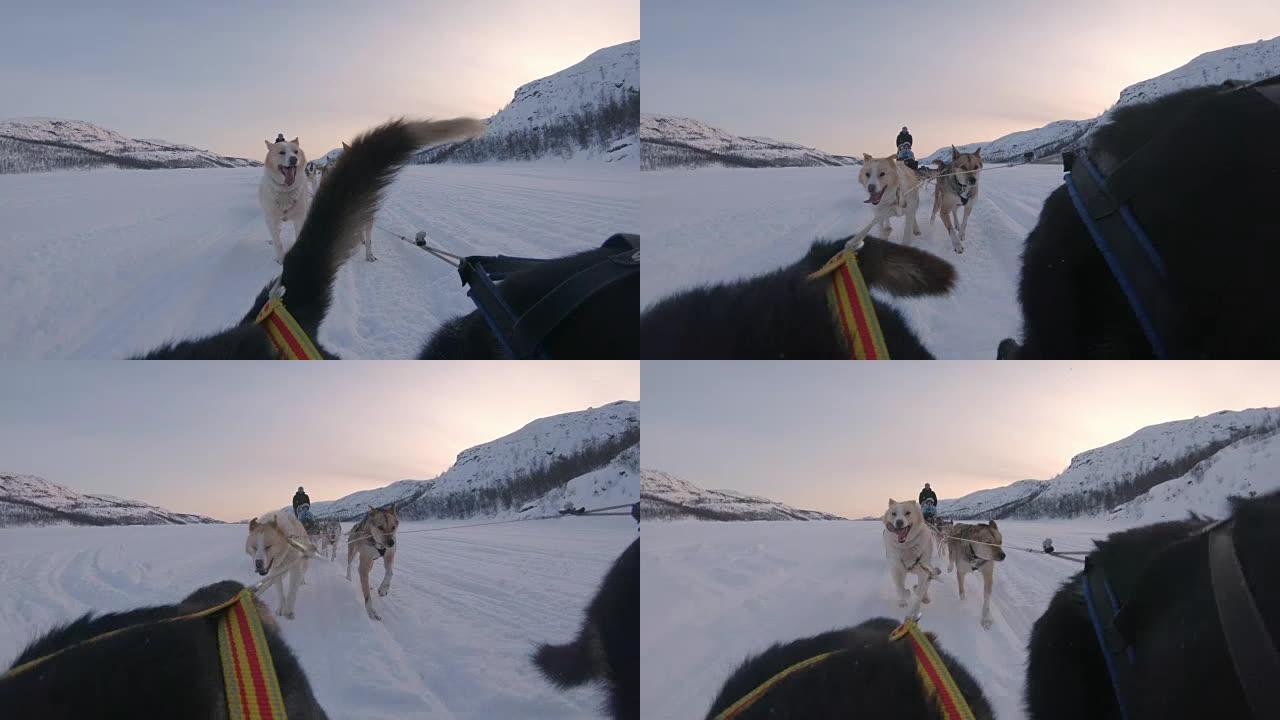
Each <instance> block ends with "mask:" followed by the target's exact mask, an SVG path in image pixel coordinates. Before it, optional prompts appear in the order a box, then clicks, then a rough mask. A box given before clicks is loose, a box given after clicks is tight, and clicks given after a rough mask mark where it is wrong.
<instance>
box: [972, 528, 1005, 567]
mask: <svg viewBox="0 0 1280 720" xmlns="http://www.w3.org/2000/svg"><path fill="white" fill-rule="evenodd" d="M965 539H966V540H977V541H978V542H973V543H969V547H970V548H972V549H973V554H974V555H977V556H978V559H979V560H995V561H997V562H999V561H1000V560H1004V557H1005V555H1004V548H1002V547H1000V545H1001V544H1003V543H1004V537H1003V536H1002V535H1001V534H1000V528H998V527H996V521H995V520H990V521H988V522H985V523H981V524H978V525H974V526H972V527H971V528H969V529H968V530H967V531H966V532H965ZM978 543H990V544H988V545H979V544H978ZM992 545H994V546H995V547H992Z"/></svg>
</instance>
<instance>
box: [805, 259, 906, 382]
mask: <svg viewBox="0 0 1280 720" xmlns="http://www.w3.org/2000/svg"><path fill="white" fill-rule="evenodd" d="M860 247H861V245H859V248H860ZM828 275H829V276H831V284H830V285H829V286H828V287H827V306H828V308H829V309H830V311H831V315H832V319H833V320H834V321H835V325H836V330H837V334H838V335H839V336H840V340H841V342H842V344H843V345H844V347H845V349H846V350H847V351H848V352H849V354H850V359H852V360H888V359H889V348H888V346H887V345H886V344H885V341H884V333H883V331H881V329H880V320H879V319H878V318H877V317H876V309H875V305H873V304H872V301H871V293H870V291H868V290H867V283H866V280H864V279H863V277H862V270H861V269H860V268H859V267H858V256H857V253H856V251H855V250H850V249H848V248H845V249H844V250H841V251H840V252H839V253H838V254H836V255H835V256H834V257H832V258H831V259H830V260H828V261H827V263H826V264H825V265H823V266H822V268H821V269H819V270H818V271H817V272H815V273H813V274H812V275H810V276H809V278H808V279H810V280H818V279H820V278H823V277H826V276H828Z"/></svg>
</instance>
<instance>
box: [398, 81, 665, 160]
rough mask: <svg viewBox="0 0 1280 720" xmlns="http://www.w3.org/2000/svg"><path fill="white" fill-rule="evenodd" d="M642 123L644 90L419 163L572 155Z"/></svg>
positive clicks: (441, 150)
mask: <svg viewBox="0 0 1280 720" xmlns="http://www.w3.org/2000/svg"><path fill="white" fill-rule="evenodd" d="M639 129H640V93H639V92H638V91H637V92H626V93H624V94H620V95H614V96H612V97H609V96H607V95H605V94H603V93H602V94H601V96H600V100H599V102H598V103H597V104H596V105H595V106H593V107H588V108H583V109H582V110H579V111H578V112H575V113H573V114H572V115H569V116H567V117H564V118H562V119H560V120H558V121H556V122H553V123H549V124H546V125H541V126H539V127H534V128H525V129H521V130H513V131H511V132H507V133H503V134H498V135H485V136H484V137H479V138H474V139H471V140H465V141H463V142H460V143H451V144H448V145H441V146H438V147H434V148H428V149H427V150H424V151H422V152H421V153H419V154H418V157H417V162H418V163H419V164H434V163H444V162H458V163H478V162H487V161H490V160H536V159H538V158H541V157H545V156H548V155H550V156H554V157H562V158H569V157H572V156H573V154H574V153H575V152H577V151H579V150H600V151H602V152H603V151H608V150H610V149H612V148H613V146H614V144H615V143H617V142H618V141H619V140H620V139H621V138H624V137H626V136H627V135H633V134H635V133H637V132H638V131H639Z"/></svg>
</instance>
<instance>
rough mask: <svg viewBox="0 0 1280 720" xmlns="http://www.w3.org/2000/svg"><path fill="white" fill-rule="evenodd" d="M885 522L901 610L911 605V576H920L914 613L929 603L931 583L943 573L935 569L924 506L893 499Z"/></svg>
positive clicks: (890, 570)
mask: <svg viewBox="0 0 1280 720" xmlns="http://www.w3.org/2000/svg"><path fill="white" fill-rule="evenodd" d="M881 520H882V521H883V522H884V532H883V533H881V537H882V538H883V539H884V551H885V555H886V557H887V558H888V560H889V574H890V575H891V576H892V577H893V587H894V590H896V591H897V593H898V607H906V606H907V597H908V592H907V587H906V579H907V575H911V574H914V575H915V576H916V600H915V602H914V603H912V608H911V613H913V614H914V613H915V612H917V611H918V610H919V609H920V604H921V603H928V602H929V580H931V579H933V578H935V577H937V576H938V575H939V574H941V571H940V570H938V569H937V568H936V567H934V566H933V533H931V532H930V531H929V528H928V527H927V526H926V525H925V522H924V514H923V513H922V512H921V511H920V503H918V502H916V501H915V500H908V501H906V502H898V501H896V500H894V499H892V498H890V499H889V508H888V509H887V510H885V511H884V516H883V517H882V518H881Z"/></svg>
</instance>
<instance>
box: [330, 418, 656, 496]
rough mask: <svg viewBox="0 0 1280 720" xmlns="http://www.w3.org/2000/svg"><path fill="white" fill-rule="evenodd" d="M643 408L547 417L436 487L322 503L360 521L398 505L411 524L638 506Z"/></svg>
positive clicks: (425, 484)
mask: <svg viewBox="0 0 1280 720" xmlns="http://www.w3.org/2000/svg"><path fill="white" fill-rule="evenodd" d="M639 433H640V403H638V402H632V401H619V402H615V403H610V404H609V405H605V406H603V407H599V408H591V409H588V410H581V411H578V412H571V413H565V414H563V415H555V416H552V417H547V418H541V419H539V420H534V421H533V422H531V423H529V424H528V425H525V426H524V427H523V428H520V429H519V430H517V431H515V432H513V433H511V434H510V435H507V436H505V437H501V438H499V439H497V440H493V441H491V442H487V443H484V444H483V445H477V446H476V447H473V448H471V449H469V450H464V451H462V452H461V453H458V458H457V460H456V461H455V462H454V463H453V465H452V466H450V467H449V469H448V470H446V471H445V472H444V473H442V474H441V475H440V476H439V477H437V478H435V479H433V480H401V481H399V482H395V483H392V484H391V485H388V486H386V487H383V488H378V489H375V490H365V491H361V492H357V493H353V494H351V495H348V496H346V497H343V498H340V499H338V500H334V501H315V502H313V503H312V508H313V510H314V511H315V512H316V513H317V514H318V515H322V516H328V517H336V518H339V519H342V520H353V519H356V518H358V517H360V516H362V515H363V514H364V512H365V511H366V510H367V509H368V506H369V505H374V506H378V505H385V504H388V503H395V504H396V505H397V506H398V507H399V513H400V516H401V517H403V518H406V519H426V518H435V517H451V518H464V517H476V516H484V517H507V516H518V515H520V514H521V513H520V511H521V509H524V510H525V514H526V515H541V514H545V513H542V512H535V510H534V509H531V508H555V509H558V508H560V507H562V506H563V505H564V503H565V502H574V503H577V504H578V505H579V506H584V507H587V508H595V507H605V506H609V505H619V504H623V503H634V502H636V500H637V499H638V494H639V483H638V480H637V476H638V474H639V453H638V450H639V442H640V441H639Z"/></svg>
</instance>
